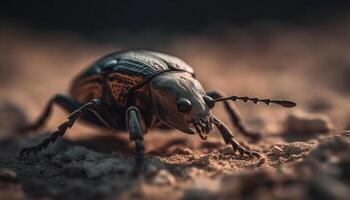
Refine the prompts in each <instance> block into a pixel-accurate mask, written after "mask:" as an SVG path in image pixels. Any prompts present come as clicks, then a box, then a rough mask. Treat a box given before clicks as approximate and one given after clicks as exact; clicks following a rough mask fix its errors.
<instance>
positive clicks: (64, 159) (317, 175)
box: [0, 23, 350, 199]
mask: <svg viewBox="0 0 350 200" xmlns="http://www.w3.org/2000/svg"><path fill="white" fill-rule="evenodd" d="M345 24H349V23H344V24H334V23H330V24H327V25H325V26H324V27H293V26H281V25H278V26H277V25H274V24H260V25H257V26H256V27H254V26H253V27H250V28H248V29H244V30H243V29H238V28H232V29H230V30H227V31H225V33H210V34H209V33H208V34H203V35H192V36H188V35H187V36H183V35H166V34H159V35H158V38H157V37H155V36H154V34H153V33H145V34H136V33H134V34H119V35H118V34H117V35H116V36H115V38H112V39H111V41H110V42H109V43H105V42H101V43H92V42H89V41H88V40H85V39H84V38H81V37H79V36H77V35H72V34H68V33H64V34H63V33H61V34H58V33H55V34H53V33H47V34H45V35H43V34H40V33H38V32H35V31H29V30H26V29H20V28H9V27H6V28H1V29H0V44H1V46H0V51H1V56H0V58H1V60H2V62H1V65H0V76H1V77H0V83H1V87H0V95H1V96H0V97H1V99H0V110H1V112H0V125H1V126H0V127H1V129H0V137H1V140H0V149H1V151H0V199H77V198H81V199H273V198H275V199H348V198H349V197H348V189H349V188H350V173H349V171H350V170H349V169H350V157H349V155H350V138H349V132H347V131H346V130H348V129H349V128H350V122H349V118H350V104H349V94H350V82H349V80H350V79H349V77H350V56H349V53H348V52H350V39H349V38H348V37H346V35H347V34H348V33H350V27H349V25H345ZM260 26H264V27H265V29H260V28H259V27H260ZM259 30H260V31H259ZM262 30H264V31H262ZM152 34H153V35H152ZM151 35H152V37H151ZM119 36H120V37H122V38H119ZM109 37H110V36H109ZM151 41H157V42H151ZM132 47H148V48H152V49H156V50H161V51H163V52H168V53H170V54H173V55H177V56H179V57H181V58H183V59H184V60H185V61H187V62H188V63H190V64H191V65H193V66H194V68H195V69H196V71H197V76H198V79H199V80H200V81H201V83H202V84H203V86H204V87H205V88H206V89H208V90H210V89H220V90H222V91H224V92H225V93H228V94H240V95H250V96H259V97H270V98H286V99H291V100H293V101H295V102H297V104H298V106H297V107H296V108H293V109H283V108H280V107H278V106H270V107H267V106H264V105H254V104H244V103H235V105H236V107H237V108H238V109H239V110H240V113H241V115H242V119H243V121H244V123H245V124H246V125H247V127H248V128H249V129H250V130H254V131H261V132H262V133H263V138H262V140H261V141H259V142H256V143H252V142H250V141H249V140H248V139H247V138H244V137H243V136H242V135H240V134H239V133H238V132H237V131H236V133H235V135H236V138H237V140H239V141H241V142H242V144H244V145H245V146H247V147H249V148H251V149H254V150H256V151H259V152H261V153H262V154H263V155H264V157H263V158H262V159H259V160H257V159H249V158H248V157H240V156H239V155H238V154H235V153H234V152H232V150H231V149H230V147H228V146H225V145H224V142H223V141H222V139H221V137H220V136H219V134H218V133H217V132H213V133H211V135H210V137H209V138H208V140H206V141H202V140H200V138H199V137H198V136H191V135H185V134H183V133H181V132H180V131H177V130H171V131H166V132H165V131H159V130H151V131H149V132H148V134H147V135H146V136H145V146H146V153H147V157H146V158H147V159H146V162H147V164H146V170H145V174H144V176H141V177H131V176H130V172H131V169H132V166H133V162H134V160H133V158H134V153H133V152H134V148H133V145H132V144H130V143H129V142H128V135H127V133H124V132H120V133H115V132H112V131H109V130H100V129H96V128H94V127H90V126H86V125H84V124H81V123H77V124H76V125H75V126H74V128H73V129H71V130H70V131H69V132H68V133H67V134H66V135H65V137H64V138H63V139H59V140H58V141H57V142H56V143H55V144H53V145H52V146H50V148H49V149H47V150H46V151H43V152H42V153H41V154H39V155H37V156H29V157H19V156H18V153H19V149H20V148H22V147H25V146H28V145H31V144H36V143H38V142H39V141H40V140H41V139H42V138H43V137H45V136H46V135H47V134H49V133H50V130H54V129H55V128H56V126H57V125H58V124H59V123H60V122H62V121H63V120H64V118H65V116H66V115H65V113H64V112H62V111H60V109H55V110H54V114H53V115H52V117H51V118H50V122H49V123H48V124H47V126H46V127H45V128H44V129H43V130H40V131H38V132H36V133H31V134H26V135H23V134H21V133H18V128H19V127H21V126H23V125H24V124H26V123H29V122H31V121H33V120H34V119H35V117H37V116H38V115H39V114H40V112H41V110H42V109H43V106H44V105H45V103H46V102H47V101H48V100H49V98H50V97H51V96H52V95H54V94H55V93H65V91H67V88H68V87H69V83H70V80H71V79H72V78H73V77H74V76H75V75H76V74H77V73H78V72H79V71H80V70H81V69H83V68H84V67H85V66H87V65H88V64H89V63H91V62H93V61H94V60H95V59H97V58H99V57H100V56H102V55H104V54H106V53H109V52H111V51H115V50H120V49H125V48H132ZM214 114H216V115H217V116H219V117H220V118H221V119H222V120H223V121H225V122H226V124H228V125H229V126H230V128H231V129H232V130H235V129H234V127H233V126H232V125H231V124H230V123H229V119H228V116H227V115H226V113H225V112H224V111H223V108H222V105H218V106H217V107H216V108H215V109H214Z"/></svg>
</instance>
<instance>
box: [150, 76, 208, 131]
mask: <svg viewBox="0 0 350 200" xmlns="http://www.w3.org/2000/svg"><path fill="white" fill-rule="evenodd" d="M150 87H151V97H152V103H153V107H154V110H155V112H156V114H157V116H158V118H159V119H160V120H161V121H162V122H163V123H165V124H167V125H169V126H171V127H174V128H176V129H179V130H181V131H183V132H185V133H190V134H194V133H196V132H197V133H198V134H200V136H203V134H208V133H209V132H210V131H211V130H212V128H213V126H212V119H213V117H212V115H211V111H210V108H209V107H208V105H207V104H206V101H205V98H204V97H205V91H204V89H203V87H202V86H201V84H200V83H199V82H198V81H197V80H196V79H194V78H193V77H192V76H191V75H189V74H188V73H180V72H179V73H165V74H162V75H160V76H157V77H155V78H154V79H153V80H152V82H151V83H150ZM203 137H204V136H203Z"/></svg>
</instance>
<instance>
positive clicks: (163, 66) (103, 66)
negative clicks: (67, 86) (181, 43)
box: [70, 50, 194, 107]
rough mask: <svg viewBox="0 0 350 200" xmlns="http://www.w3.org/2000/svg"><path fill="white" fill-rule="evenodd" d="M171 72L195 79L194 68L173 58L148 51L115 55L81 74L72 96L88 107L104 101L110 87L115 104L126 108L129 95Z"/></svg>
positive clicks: (103, 59) (99, 61)
mask: <svg viewBox="0 0 350 200" xmlns="http://www.w3.org/2000/svg"><path fill="white" fill-rule="evenodd" d="M169 71H184V72H188V73H190V74H192V75H193V76H194V70H193V68H192V67H190V66H189V65H188V64H186V63H185V62H184V61H182V60H180V59H179V58H176V57H173V56H170V55H166V54H162V53H158V52H153V51H147V50H133V51H125V52H118V53H112V54H109V55H107V56H105V57H102V58H101V59H99V60H97V61H96V62H95V63H94V64H92V65H91V66H90V67H88V69H87V70H85V71H84V72H83V73H81V74H80V75H79V76H78V77H77V78H76V79H75V80H74V81H73V85H72V87H71V90H70V94H71V95H72V96H73V97H74V98H75V99H76V100H78V101H79V102H80V103H85V102H88V101H89V100H91V99H93V98H96V99H101V98H103V95H104V91H105V89H106V88H105V87H108V89H109V90H110V91H111V95H112V97H113V99H114V103H115V104H116V105H119V106H121V107H124V106H125V105H126V97H127V95H128V94H129V92H130V91H133V90H136V89H139V88H142V87H143V86H144V85H145V84H146V83H148V82H149V81H150V80H151V79H152V78H153V77H154V76H157V75H159V74H162V73H165V72H169Z"/></svg>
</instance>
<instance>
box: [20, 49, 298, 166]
mask: <svg viewBox="0 0 350 200" xmlns="http://www.w3.org/2000/svg"><path fill="white" fill-rule="evenodd" d="M230 100H231V101H238V100H242V101H244V102H248V101H251V102H253V103H255V104H257V103H258V102H263V103H265V104H267V105H269V104H271V103H274V104H278V105H281V106H283V107H294V106H295V105H296V104H295V103H294V102H291V101H286V100H270V99H258V98H250V97H239V96H229V97H227V96H225V95H224V94H223V93H222V92H218V91H209V92H206V91H205V90H204V89H203V87H202V86H201V84H200V83H199V82H198V80H196V78H195V73H194V70H193V68H192V67H190V66H189V65H188V64H186V63H185V62H184V61H182V60H181V59H179V58H177V57H174V56H170V55H167V54H163V53H159V52H154V51H149V50H128V51H122V52H116V53H112V54H109V55H106V56H104V57H102V58H100V59H99V60H97V61H96V62H95V63H94V64H92V65H91V66H89V67H88V68H87V69H86V70H85V71H83V72H82V73H81V74H80V75H78V76H77V78H75V80H74V81H73V82H72V85H71V89H70V96H65V95H61V94H57V95H55V96H54V97H53V98H51V100H50V101H49V103H48V104H47V106H46V108H45V110H44V112H43V113H42V114H41V116H40V117H39V118H38V119H37V120H36V121H35V123H33V124H31V125H30V126H28V127H26V128H25V130H26V131H31V130H36V129H38V128H40V127H41V126H42V125H43V124H44V123H45V122H46V120H47V119H48V117H49V115H50V113H51V108H52V106H53V105H54V104H58V105H59V106H61V107H62V108H63V109H64V110H66V111H68V112H70V115H69V116H68V118H67V120H66V121H65V122H64V123H62V124H61V125H60V126H59V127H58V129H57V130H56V131H55V132H53V133H52V134H51V135H50V136H49V137H48V138H47V139H45V140H44V141H43V142H42V143H40V144H39V145H36V146H32V147H27V148H23V149H22V150H21V152H20V154H21V155H23V154H29V153H30V152H34V153H37V152H38V151H40V150H42V149H44V148H46V147H47V146H48V145H49V144H50V143H52V142H54V141H55V140H56V139H57V138H58V137H62V136H63V135H64V134H65V132H66V131H67V129H68V128H71V127H72V125H73V124H74V123H75V121H76V120H77V119H78V118H81V119H82V120H83V121H85V122H88V123H91V124H94V125H97V126H99V127H107V128H112V129H115V130H119V131H121V130H127V131H128V132H129V136H130V140H131V141H134V142H135V149H136V163H135V170H139V169H141V167H142V166H143V161H144V145H143V135H144V134H145V133H146V131H147V129H149V128H155V127H157V128H175V129H178V130H180V131H182V132H184V133H188V134H198V135H199V136H200V138H202V139H203V140H205V139H206V138H207V134H208V133H210V132H211V131H212V130H213V128H214V126H215V127H217V129H218V131H219V132H220V133H221V135H222V137H223V139H224V141H225V143H226V144H230V145H232V148H233V149H234V150H235V151H236V150H238V151H239V153H240V154H241V155H244V154H245V155H248V156H249V157H257V158H259V157H260V156H261V155H260V154H259V153H258V152H255V151H251V150H248V149H246V148H244V147H243V146H241V145H240V144H239V143H238V142H237V141H236V140H235V139H234V136H233V134H232V133H231V131H230V130H229V129H228V128H227V126H226V125H225V124H224V123H223V122H222V121H220V120H219V119H218V118H217V117H216V116H214V115H213V114H212V113H211V109H212V108H214V105H215V103H216V102H219V101H223V103H224V107H225V110H226V111H227V112H228V114H229V116H230V118H231V121H232V123H233V125H234V126H235V127H237V129H238V130H239V132H241V133H242V134H243V135H245V136H248V137H250V138H253V139H259V137H260V134H258V133H253V132H250V131H248V130H247V129H246V128H245V127H244V126H243V125H242V122H241V120H240V118H239V117H238V115H237V113H236V111H235V110H234V109H233V107H231V106H230V104H229V102H228V101H230Z"/></svg>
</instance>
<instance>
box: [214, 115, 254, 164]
mask: <svg viewBox="0 0 350 200" xmlns="http://www.w3.org/2000/svg"><path fill="white" fill-rule="evenodd" d="M213 123H214V124H215V126H216V127H217V128H218V129H219V131H220V133H221V135H222V137H223V138H224V141H225V143H226V144H231V145H232V148H233V150H234V151H237V150H238V151H239V153H240V154H241V155H242V156H243V155H244V154H246V155H248V156H249V157H251V158H252V157H256V158H260V157H261V155H260V154H259V153H258V152H255V151H251V150H247V149H246V148H244V147H243V146H242V145H240V144H239V143H238V142H237V141H236V140H235V139H234V138H233V134H232V133H231V131H230V130H229V129H228V128H227V127H226V125H225V124H224V123H223V122H221V121H220V120H219V119H218V118H216V117H214V119H213Z"/></svg>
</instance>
